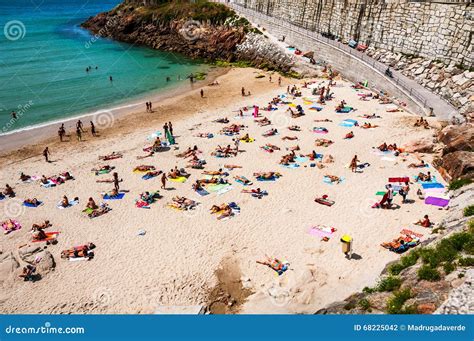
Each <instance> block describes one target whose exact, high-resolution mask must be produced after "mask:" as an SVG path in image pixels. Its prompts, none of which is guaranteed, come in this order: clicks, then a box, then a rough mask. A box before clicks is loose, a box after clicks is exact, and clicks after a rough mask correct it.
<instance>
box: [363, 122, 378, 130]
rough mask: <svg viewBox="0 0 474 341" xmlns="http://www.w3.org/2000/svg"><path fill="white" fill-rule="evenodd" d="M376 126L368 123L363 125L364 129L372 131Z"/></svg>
mask: <svg viewBox="0 0 474 341" xmlns="http://www.w3.org/2000/svg"><path fill="white" fill-rule="evenodd" d="M375 127H376V126H372V124H371V123H368V122H364V124H363V125H362V128H364V129H370V128H375Z"/></svg>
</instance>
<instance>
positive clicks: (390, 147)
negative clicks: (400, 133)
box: [377, 142, 402, 155]
mask: <svg viewBox="0 0 474 341" xmlns="http://www.w3.org/2000/svg"><path fill="white" fill-rule="evenodd" d="M377 149H378V150H380V151H381V152H388V151H391V152H394V153H395V155H398V154H399V153H401V152H402V150H401V149H400V148H398V146H397V144H396V143H394V144H389V145H387V143H386V142H384V143H382V144H381V145H380V146H378V147H377Z"/></svg>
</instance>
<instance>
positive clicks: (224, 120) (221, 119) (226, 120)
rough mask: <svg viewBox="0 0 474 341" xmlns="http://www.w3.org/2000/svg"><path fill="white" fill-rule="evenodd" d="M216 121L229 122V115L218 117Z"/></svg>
mask: <svg viewBox="0 0 474 341" xmlns="http://www.w3.org/2000/svg"><path fill="white" fill-rule="evenodd" d="M214 122H216V123H229V119H228V118H227V117H224V118H218V119H217V120H215V121H214Z"/></svg>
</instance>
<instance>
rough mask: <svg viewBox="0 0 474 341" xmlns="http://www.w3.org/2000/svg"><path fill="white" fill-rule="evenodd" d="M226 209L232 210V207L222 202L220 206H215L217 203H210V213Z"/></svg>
mask: <svg viewBox="0 0 474 341" xmlns="http://www.w3.org/2000/svg"><path fill="white" fill-rule="evenodd" d="M227 210H230V211H232V209H231V208H230V206H229V205H228V204H222V205H220V206H217V205H212V207H211V213H212V214H213V213H221V212H225V211H227Z"/></svg>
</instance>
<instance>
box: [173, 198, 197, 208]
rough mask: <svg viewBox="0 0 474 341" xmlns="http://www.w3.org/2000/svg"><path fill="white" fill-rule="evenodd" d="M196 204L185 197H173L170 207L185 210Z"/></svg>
mask: <svg viewBox="0 0 474 341" xmlns="http://www.w3.org/2000/svg"><path fill="white" fill-rule="evenodd" d="M196 204H197V203H196V202H195V201H194V200H191V199H188V198H186V197H174V198H173V199H172V203H171V204H170V206H172V207H175V208H178V209H182V210H187V209H191V208H193V207H194V206H196Z"/></svg>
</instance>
